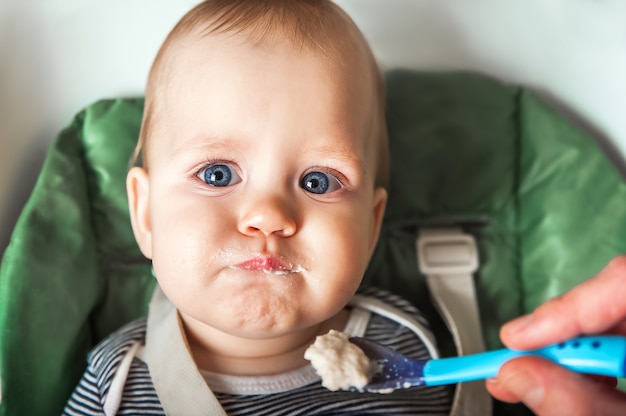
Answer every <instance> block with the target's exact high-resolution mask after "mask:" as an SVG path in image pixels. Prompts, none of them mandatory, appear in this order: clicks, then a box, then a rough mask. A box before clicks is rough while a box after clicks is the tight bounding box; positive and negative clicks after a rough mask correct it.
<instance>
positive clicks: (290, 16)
mask: <svg viewBox="0 0 626 416" xmlns="http://www.w3.org/2000/svg"><path fill="white" fill-rule="evenodd" d="M220 33H244V34H246V35H247V36H248V38H249V39H250V40H251V41H253V42H257V43H263V42H270V41H271V40H272V38H274V37H277V36H280V37H281V38H283V39H287V40H289V41H290V42H291V43H292V44H293V45H294V47H297V48H301V49H306V50H308V51H311V52H314V53H316V54H317V55H318V56H320V59H325V60H327V61H329V62H331V63H335V64H341V62H342V60H341V56H342V53H345V51H347V50H357V51H360V52H361V53H362V54H363V55H364V58H365V59H366V60H367V61H368V64H369V65H368V69H369V70H370V71H371V76H370V78H371V79H372V83H373V88H374V90H375V99H376V100H377V103H376V108H377V111H376V112H377V114H376V119H377V120H376V121H375V123H374V127H373V129H374V132H373V136H374V140H375V141H376V143H375V148H374V151H375V152H376V153H375V155H374V157H375V160H376V179H375V181H376V186H384V187H387V182H388V176H389V173H388V170H389V166H388V165H389V163H388V158H389V150H388V139H387V128H386V124H385V114H384V111H385V110H384V102H385V97H384V95H385V93H384V87H383V81H382V76H381V74H380V70H379V68H378V65H377V64H376V60H375V58H374V56H373V54H372V52H371V50H370V48H369V46H368V44H367V41H366V40H365V38H364V37H363V35H362V33H361V32H360V30H359V29H358V28H357V26H356V25H355V24H354V22H353V21H352V19H350V17H349V16H348V15H347V14H346V13H345V12H344V11H343V10H342V9H341V8H340V7H339V6H337V5H336V4H335V3H333V2H332V1H330V0H206V1H203V2H202V3H200V4H198V5H197V6H196V7H194V8H193V9H191V10H190V11H189V12H188V13H187V14H185V15H184V16H183V17H182V18H181V20H180V21H179V22H178V23H177V24H176V26H174V28H173V29H172V31H171V32H170V33H169V35H168V36H167V38H166V39H165V41H164V42H163V45H162V46H161V48H160V49H159V52H158V54H157V56H156V58H155V60H154V62H153V64H152V67H151V69H150V74H149V76H148V82H147V86H146V96H145V107H144V114H143V120H142V125H141V131H140V133H139V140H138V142H137V147H136V148H135V152H134V154H133V159H132V164H143V166H144V167H145V168H146V169H148V161H147V158H146V157H145V156H144V155H145V154H146V151H147V147H148V143H149V140H148V139H149V137H150V136H151V132H152V130H153V129H154V126H155V123H156V122H157V120H156V117H155V114H156V113H157V112H158V111H159V101H160V100H159V99H158V97H157V95H158V91H159V86H160V85H163V84H164V79H165V78H166V77H167V76H168V65H167V58H168V55H169V54H170V51H171V50H173V49H174V48H175V45H176V43H177V41H179V40H181V39H184V38H186V37H188V36H192V35H196V36H209V35H211V34H220Z"/></svg>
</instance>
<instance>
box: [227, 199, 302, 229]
mask: <svg viewBox="0 0 626 416" xmlns="http://www.w3.org/2000/svg"><path fill="white" fill-rule="evenodd" d="M238 228H239V232H241V233H242V234H245V235H250V236H253V235H256V234H259V233H262V234H264V235H265V236H270V235H276V236H279V237H290V236H292V235H294V234H295V232H296V221H295V218H294V215H293V207H292V204H290V203H289V201H288V200H287V198H286V197H280V196H277V195H273V196H272V195H269V196H266V197H264V198H259V199H256V200H254V201H250V202H249V204H248V205H247V209H245V210H244V212H243V213H242V215H241V217H240V220H239V225H238Z"/></svg>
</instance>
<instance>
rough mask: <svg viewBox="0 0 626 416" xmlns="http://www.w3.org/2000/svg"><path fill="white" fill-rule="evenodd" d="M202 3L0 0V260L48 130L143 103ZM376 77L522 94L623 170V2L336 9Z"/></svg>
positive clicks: (470, 0) (397, 1)
mask: <svg viewBox="0 0 626 416" xmlns="http://www.w3.org/2000/svg"><path fill="white" fill-rule="evenodd" d="M197 1H198V0H0V253H1V252H2V251H3V250H4V248H5V246H6V244H7V243H8V240H9V235H10V232H11V230H12V229H13V226H14V224H15V220H16V219H17V215H18V214H19V211H20V210H21V208H22V206H23V204H24V203H25V201H26V199H27V198H28V195H29V193H30V192H31V190H32V187H33V185H34V181H35V179H36V176H37V173H38V172H39V169H40V168H41V164H42V161H43V158H44V156H45V152H46V150H47V148H48V146H49V144H50V142H51V140H52V139H53V138H54V136H55V135H56V133H57V132H58V131H59V130H60V129H61V128H62V127H63V126H65V125H67V124H68V123H69V122H70V121H71V119H72V117H73V115H74V114H75V113H76V112H78V111H79V110H80V109H81V108H83V107H84V106H86V105H88V104H90V103H91V102H93V101H95V100H97V99H100V98H110V97H119V96H138V95H141V94H142V91H143V87H144V83H145V78H146V75H147V72H148V69H149V66H150V64H151V61H152V59H153V57H154V55H155V53H156V51H157V49H158V47H159V45H160V43H161V41H162V40H163V38H164V37H165V35H166V34H167V33H168V32H169V30H170V29H171V27H172V26H173V25H174V23H175V22H176V21H177V20H178V19H179V18H180V17H181V16H182V15H183V14H184V13H185V12H186V11H187V10H188V9H189V8H191V7H192V6H193V5H194V4H195V3H197ZM337 2H338V3H339V4H340V5H342V6H343V7H344V8H345V9H346V10H347V11H348V12H349V13H350V14H351V15H352V16H353V18H354V19H355V21H356V22H357V24H358V25H359V26H360V27H361V29H362V30H363V31H364V33H365V35H366V37H367V38H368V39H369V41H370V43H371V45H372V47H373V49H374V52H375V54H376V55H377V57H378V59H379V61H380V62H381V64H382V65H383V67H384V68H392V67H405V68H407V67H411V68H416V69H426V70H456V69H462V70H475V71H479V72H482V73H486V74H490V75H492V76H494V77H497V78H499V79H501V80H503V81H505V82H509V83H516V84H523V85H528V86H530V87H532V88H534V89H536V90H537V91H539V92H540V93H542V94H543V96H544V97H545V98H546V99H548V100H549V101H550V102H552V103H554V104H555V105H557V106H558V107H559V108H561V109H562V111H563V112H564V113H566V114H567V115H569V116H570V117H572V118H573V119H574V120H576V122H577V123H578V124H579V125H580V126H581V127H582V128H584V129H587V130H588V131H589V132H591V133H592V134H593V135H594V137H596V138H598V140H599V141H600V142H601V144H602V147H603V148H605V149H606V150H607V152H608V153H609V154H610V156H611V158H612V159H613V160H614V161H615V163H616V164H618V165H619V166H620V169H621V170H622V172H625V171H626V169H624V164H623V160H624V154H626V0H338V1H337Z"/></svg>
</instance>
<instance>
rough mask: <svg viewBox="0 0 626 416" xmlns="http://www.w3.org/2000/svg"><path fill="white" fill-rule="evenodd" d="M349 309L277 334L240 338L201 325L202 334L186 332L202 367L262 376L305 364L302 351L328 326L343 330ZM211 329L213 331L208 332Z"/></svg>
mask: <svg viewBox="0 0 626 416" xmlns="http://www.w3.org/2000/svg"><path fill="white" fill-rule="evenodd" d="M348 317H349V311H348V310H346V309H343V310H342V311H340V312H339V313H338V314H337V315H335V316H333V317H332V318H330V319H329V320H327V321H325V322H322V323H320V324H319V325H316V326H314V327H311V328H306V329H304V330H301V331H297V332H293V333H290V334H286V335H283V336H280V337H276V338H269V339H250V338H240V337H236V336H232V335H229V334H224V333H223V332H221V331H219V330H216V329H213V328H204V329H205V331H203V333H202V335H201V336H199V335H198V334H194V331H193V330H191V331H190V329H189V327H188V326H186V329H185V331H186V335H187V340H188V343H189V348H190V351H191V354H192V356H193V358H194V361H195V363H196V365H197V366H198V367H199V368H200V369H201V370H205V371H210V372H213V373H220V374H228V375H235V376H261V375H272V374H279V373H284V372H286V371H291V370H295V369H297V368H300V367H303V366H305V365H307V364H308V361H306V360H305V359H304V351H305V350H306V349H307V348H308V347H309V345H311V344H312V343H313V342H314V341H315V337H316V336H317V335H323V334H325V333H327V332H328V331H329V330H331V329H336V330H339V331H342V330H343V329H344V328H345V326H346V323H347V321H348ZM211 332H214V333H211Z"/></svg>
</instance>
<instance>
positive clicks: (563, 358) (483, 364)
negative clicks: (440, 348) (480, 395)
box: [423, 336, 626, 386]
mask: <svg viewBox="0 0 626 416" xmlns="http://www.w3.org/2000/svg"><path fill="white" fill-rule="evenodd" d="M525 355H534V356H539V357H542V358H545V359H547V360H550V361H553V362H555V363H557V364H560V365H562V366H563V367H566V368H568V369H570V370H572V371H576V372H580V373H587V374H598V375H604V376H612V377H624V376H625V375H626V338H624V337H619V336H589V337H580V338H573V339H571V340H569V341H566V342H562V343H559V344H554V345H550V346H548V347H545V348H539V349H536V350H530V351H516V350H511V349H506V348H505V349H501V350H495V351H489V352H484V353H480V354H474V355H467V356H463V357H451V358H442V359H439V360H430V361H428V362H427V363H426V365H425V366H424V369H423V371H424V382H425V384H426V385H428V386H437V385H442V384H455V383H459V382H464V381H473V380H481V379H485V378H491V377H495V376H496V375H497V374H498V371H499V370H500V367H501V366H502V364H504V363H505V362H507V361H509V360H511V359H513V358H516V357H521V356H525Z"/></svg>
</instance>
